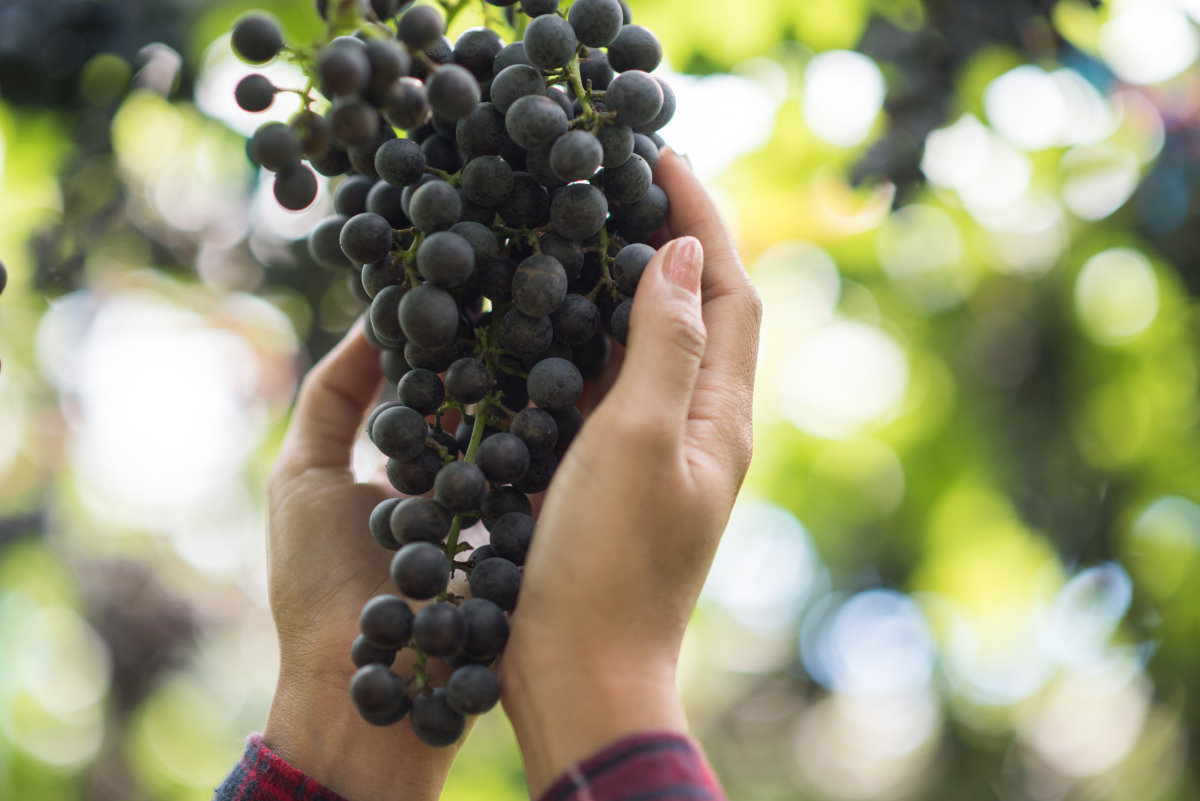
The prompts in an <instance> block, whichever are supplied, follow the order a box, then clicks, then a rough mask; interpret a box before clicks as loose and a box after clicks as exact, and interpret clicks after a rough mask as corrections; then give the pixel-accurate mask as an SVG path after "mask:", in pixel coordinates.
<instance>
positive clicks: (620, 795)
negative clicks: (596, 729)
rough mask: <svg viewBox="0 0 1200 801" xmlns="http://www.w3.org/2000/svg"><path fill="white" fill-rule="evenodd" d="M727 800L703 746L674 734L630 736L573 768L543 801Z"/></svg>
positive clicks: (660, 733)
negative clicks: (701, 748) (702, 750)
mask: <svg viewBox="0 0 1200 801" xmlns="http://www.w3.org/2000/svg"><path fill="white" fill-rule="evenodd" d="M632 799H637V801H724V799H725V793H724V791H722V790H721V786H720V784H718V782H717V779H716V777H715V776H714V775H713V772H712V769H711V768H710V767H709V766H708V762H707V761H705V759H704V756H703V754H702V753H701V751H700V748H699V746H697V745H696V744H695V743H694V742H692V741H691V740H689V739H688V738H687V737H684V736H682V735H679V734H676V733H674V732H643V733H640V734H634V735H630V736H629V737H625V738H623V739H621V740H618V741H617V742H615V743H613V744H612V745H610V746H608V747H606V748H605V749H603V750H602V751H600V752H599V753H597V754H594V755H592V756H591V757H589V758H588V759H586V760H584V761H583V762H580V763H579V764H577V765H574V766H572V767H571V768H569V769H568V770H567V772H566V773H565V774H564V775H563V776H561V777H560V778H559V779H558V781H556V782H555V783H554V784H552V785H551V786H550V789H549V790H547V791H546V792H545V793H544V794H543V795H542V797H541V798H540V799H539V801H622V800H623V801H632Z"/></svg>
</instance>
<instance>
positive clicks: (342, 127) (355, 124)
mask: <svg viewBox="0 0 1200 801" xmlns="http://www.w3.org/2000/svg"><path fill="white" fill-rule="evenodd" d="M327 119H328V120H329V129H330V131H331V132H332V133H333V139H334V141H335V142H337V143H338V144H339V145H341V146H342V147H351V146H354V145H359V146H362V145H368V144H370V143H371V142H372V141H373V140H374V139H375V137H376V136H378V135H379V115H378V114H377V113H376V112H375V109H373V108H371V107H370V106H369V105H367V104H366V103H365V102H363V101H362V100H360V99H358V98H357V97H341V98H338V99H337V100H336V101H334V103H333V105H332V106H331V107H330V108H329V115H328V117H327Z"/></svg>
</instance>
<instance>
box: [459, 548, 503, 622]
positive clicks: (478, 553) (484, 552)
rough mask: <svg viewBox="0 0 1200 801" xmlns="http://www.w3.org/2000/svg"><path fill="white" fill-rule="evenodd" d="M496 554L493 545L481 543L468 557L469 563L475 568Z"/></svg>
mask: <svg viewBox="0 0 1200 801" xmlns="http://www.w3.org/2000/svg"><path fill="white" fill-rule="evenodd" d="M495 555H496V553H495V551H494V550H492V546H490V545H480V546H479V547H478V548H476V549H475V550H473V551H471V556H470V557H469V558H468V559H467V564H469V565H470V566H471V568H472V569H473V568H474V567H475V565H477V564H479V563H480V562H482V561H483V560H484V559H491V558H493V557H494V556H495ZM489 603H491V602H490V601H489ZM493 605H494V604H493ZM497 608H499V607H497ZM502 614H503V613H502Z"/></svg>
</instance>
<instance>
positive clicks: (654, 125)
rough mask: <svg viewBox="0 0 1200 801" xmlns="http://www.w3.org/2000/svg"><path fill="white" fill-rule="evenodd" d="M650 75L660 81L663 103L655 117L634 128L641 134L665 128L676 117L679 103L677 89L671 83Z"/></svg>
mask: <svg viewBox="0 0 1200 801" xmlns="http://www.w3.org/2000/svg"><path fill="white" fill-rule="evenodd" d="M650 77H652V78H654V80H656V81H657V82H658V86H659V88H660V89H662V93H663V104H662V108H661V109H660V110H659V112H658V114H656V115H655V116H654V119H652V120H650V122H647V123H645V124H643V125H639V126H637V127H636V128H635V129H634V130H635V131H637V132H638V133H641V134H653V133H654V132H655V131H658V130H661V129H662V128H665V127H666V125H667V123H669V122H670V121H671V120H672V119H673V118H674V117H675V109H676V106H677V104H678V101H677V100H676V98H675V90H674V89H672V88H671V84H669V83H667V82H666V81H664V80H663V79H662V78H660V77H658V76H657V75H652V76H650Z"/></svg>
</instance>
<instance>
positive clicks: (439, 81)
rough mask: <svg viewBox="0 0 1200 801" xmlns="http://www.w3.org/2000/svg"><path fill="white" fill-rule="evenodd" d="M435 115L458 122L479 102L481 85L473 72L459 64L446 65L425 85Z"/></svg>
mask: <svg viewBox="0 0 1200 801" xmlns="http://www.w3.org/2000/svg"><path fill="white" fill-rule="evenodd" d="M425 91H426V94H427V95H428V97H429V106H430V108H432V109H433V113H434V114H436V115H440V116H442V117H445V118H446V119H447V120H450V121H452V122H457V121H458V120H460V119H462V118H463V117H465V116H467V115H468V114H470V113H471V112H472V111H473V110H474V108H475V104H476V103H478V102H479V83H478V82H477V81H476V80H475V77H474V76H473V75H471V72H470V71H469V70H467V69H466V68H465V67H460V66H459V65H457V64H445V65H443V66H442V67H441V68H440V69H438V70H436V71H435V72H434V73H433V74H432V75H430V76H429V80H428V81H426V83H425Z"/></svg>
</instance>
